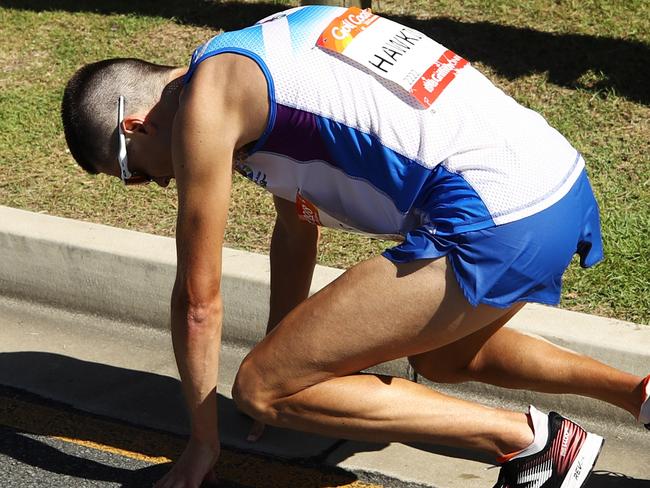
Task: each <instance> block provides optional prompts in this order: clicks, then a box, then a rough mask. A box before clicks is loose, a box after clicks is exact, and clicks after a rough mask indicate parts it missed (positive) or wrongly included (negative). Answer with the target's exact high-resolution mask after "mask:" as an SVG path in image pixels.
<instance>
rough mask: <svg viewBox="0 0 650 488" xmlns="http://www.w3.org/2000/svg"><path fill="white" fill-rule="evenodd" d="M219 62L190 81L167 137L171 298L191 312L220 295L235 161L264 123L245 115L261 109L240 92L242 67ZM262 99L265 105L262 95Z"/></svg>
mask: <svg viewBox="0 0 650 488" xmlns="http://www.w3.org/2000/svg"><path fill="white" fill-rule="evenodd" d="M219 57H220V56H216V57H215V59H214V61H213V60H212V59H211V60H207V61H205V62H204V63H207V64H206V65H205V66H200V67H199V69H197V70H196V72H195V73H194V76H193V78H192V82H191V83H190V85H188V87H186V89H185V92H184V94H183V96H182V98H181V103H180V105H179V109H178V112H177V114H176V118H175V121H174V131H173V136H172V148H173V150H172V151H173V152H172V158H173V162H174V172H175V177H176V180H177V186H178V219H177V228H176V243H177V255H178V268H177V275H176V286H175V291H176V292H177V293H179V292H180V293H182V294H183V295H185V296H184V297H183V298H185V299H187V300H188V301H189V303H190V304H196V305H205V304H208V303H211V302H213V301H214V300H215V299H216V298H217V297H218V295H219V288H220V282H221V248H222V245H223V237H224V231H225V227H226V220H227V213H228V205H229V200H230V186H231V178H232V159H233V153H234V151H235V150H236V149H237V148H239V147H241V146H242V145H244V144H247V143H249V142H251V140H253V139H254V138H256V137H259V135H260V134H261V132H260V131H263V129H264V126H265V122H266V119H265V118H264V120H263V121H261V120H259V119H260V114H261V113H263V112H260V111H259V110H257V111H256V110H251V109H250V105H251V104H257V105H259V103H260V99H256V97H257V96H258V94H257V93H255V92H254V91H253V92H251V91H248V90H241V89H240V87H241V86H242V84H241V83H240V82H238V79H237V78H238V77H240V76H242V75H244V76H248V77H249V80H248V81H249V83H250V73H246V70H247V69H249V67H247V66H244V68H243V71H244V73H243V74H242V68H241V67H240V66H238V65H237V63H240V60H238V59H232V58H228V59H225V60H224V59H216V58H219ZM202 64H203V63H202ZM260 76H262V77H263V75H262V74H261V72H260ZM258 81H259V80H258ZM264 83H265V82H264ZM249 86H250V85H249ZM264 88H265V85H264ZM262 96H263V98H262V99H261V103H262V104H263V103H264V102H265V101H266V92H265V91H264V92H263V94H262ZM256 108H257V107H256ZM266 110H267V111H268V107H266ZM255 117H257V118H255ZM258 132H259V134H258Z"/></svg>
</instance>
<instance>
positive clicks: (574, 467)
mask: <svg viewBox="0 0 650 488" xmlns="http://www.w3.org/2000/svg"><path fill="white" fill-rule="evenodd" d="M604 442H605V440H604V439H603V438H602V437H600V436H599V435H596V434H590V433H587V439H586V440H585V443H584V445H583V446H582V447H581V448H580V452H579V453H578V456H577V457H576V458H575V460H574V461H573V463H572V464H571V467H570V468H569V471H567V474H566V476H565V477H564V481H563V482H562V485H561V486H560V488H580V487H581V486H582V485H583V484H584V483H585V481H587V478H588V477H589V475H590V474H591V470H592V469H594V466H595V465H596V461H597V460H598V456H599V455H600V451H601V450H602V448H603V443H604Z"/></svg>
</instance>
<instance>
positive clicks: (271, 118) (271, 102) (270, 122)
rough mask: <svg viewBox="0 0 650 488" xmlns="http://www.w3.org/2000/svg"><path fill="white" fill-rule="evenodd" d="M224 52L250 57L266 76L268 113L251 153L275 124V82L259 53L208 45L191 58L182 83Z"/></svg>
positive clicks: (261, 143) (263, 141)
mask: <svg viewBox="0 0 650 488" xmlns="http://www.w3.org/2000/svg"><path fill="white" fill-rule="evenodd" d="M226 34H228V33H226ZM226 34H222V35H221V36H217V37H215V38H213V39H211V40H210V41H208V43H212V42H214V41H216V40H217V39H218V38H220V37H222V36H225V35H226ZM198 49H201V48H198ZM198 49H197V51H198ZM224 53H233V54H240V55H242V56H246V57H247V58H250V59H252V60H253V61H255V62H256V63H257V65H258V66H259V67H260V69H261V70H262V73H264V78H266V86H267V90H268V96H269V115H268V120H267V122H266V128H265V129H264V132H263V133H262V136H261V137H260V138H259V139H258V140H257V142H256V143H255V145H254V146H253V148H252V149H251V151H250V152H251V153H253V152H255V151H257V150H259V149H260V148H261V147H262V146H263V145H264V144H265V142H266V139H267V138H268V137H269V134H271V131H272V130H273V127H274V126H275V116H276V101H275V84H274V83H273V76H272V75H271V71H270V70H269V68H268V66H267V65H266V63H265V62H264V60H263V59H262V58H261V57H260V56H259V54H257V53H255V52H253V51H250V50H248V49H243V48H238V47H224V48H219V49H215V50H214V51H210V50H209V47H208V49H206V52H205V53H204V54H203V55H201V57H199V58H198V59H196V60H194V59H193V60H192V62H191V63H190V66H189V68H188V70H187V73H186V74H185V77H184V79H183V83H184V84H188V83H189V82H190V79H191V78H192V75H193V74H194V71H195V70H196V68H197V67H198V65H199V64H200V63H202V62H203V61H205V60H206V59H208V58H211V57H212V56H216V55H217V54H224Z"/></svg>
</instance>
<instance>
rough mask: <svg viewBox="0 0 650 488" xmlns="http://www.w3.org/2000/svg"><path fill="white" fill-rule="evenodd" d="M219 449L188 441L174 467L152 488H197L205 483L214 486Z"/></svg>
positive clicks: (199, 442) (196, 441)
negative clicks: (214, 469)
mask: <svg viewBox="0 0 650 488" xmlns="http://www.w3.org/2000/svg"><path fill="white" fill-rule="evenodd" d="M219 453H220V448H218V447H217V449H216V450H215V449H214V448H213V447H211V446H209V445H208V444H206V443H204V442H201V441H198V440H196V439H190V441H189V442H188V444H187V446H186V447H185V450H184V451H183V454H181V457H180V458H179V459H178V461H176V464H174V467H173V468H172V469H171V470H170V471H169V472H168V473H167V474H166V475H165V476H164V477H163V478H162V479H161V480H160V481H158V483H156V484H155V485H154V488H199V486H201V483H203V482H206V483H209V484H214V485H215V486H216V483H217V476H216V474H215V473H214V471H213V468H214V466H215V464H216V463H217V460H218V459H219Z"/></svg>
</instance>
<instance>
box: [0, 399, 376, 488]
mask: <svg viewBox="0 0 650 488" xmlns="http://www.w3.org/2000/svg"><path fill="white" fill-rule="evenodd" d="M184 442H185V441H184V439H183V438H182V437H178V436H174V435H171V434H168V433H164V432H158V431H154V430H150V429H142V428H139V427H137V426H133V425H128V424H125V423H121V422H116V421H114V420H110V419H107V418H102V417H98V416H93V415H89V414H85V413H82V412H79V411H76V410H73V409H71V408H68V407H66V406H64V405H61V404H58V403H55V402H51V401H46V400H44V399H41V398H38V397H36V396H34V395H31V394H26V393H24V392H21V391H18V390H13V389H8V388H4V387H0V480H1V481H0V485H1V486H2V487H11V488H27V487H50V488H59V487H61V488H64V487H65V488H70V487H75V488H76V487H79V488H85V487H97V486H101V487H125V488H126V487H133V488H135V487H148V486H151V485H152V484H153V483H154V482H155V481H156V480H158V479H159V478H160V477H161V476H162V475H163V474H164V473H165V472H166V471H167V470H168V469H169V468H170V466H171V461H172V459H175V458H176V457H177V456H178V455H179V453H180V452H181V450H182V448H183V446H184ZM219 476H220V483H219V485H218V486H219V487H222V488H258V487H259V488H262V487H278V488H279V487H282V488H285V487H314V488H316V487H318V488H324V487H349V488H380V487H381V486H382V485H377V484H370V483H366V482H362V481H359V480H357V477H356V476H355V475H354V474H352V473H348V472H346V471H343V470H337V469H332V468H329V469H328V468H323V467H315V466H307V465H301V464H299V463H291V462H286V461H280V460H276V459H271V458H265V457H261V456H257V455H252V454H247V453H242V452H237V451H234V450H232V449H224V450H223V452H222V455H221V460H220V463H219Z"/></svg>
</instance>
